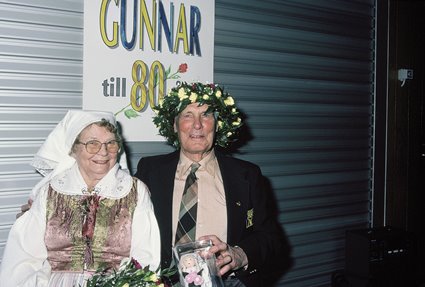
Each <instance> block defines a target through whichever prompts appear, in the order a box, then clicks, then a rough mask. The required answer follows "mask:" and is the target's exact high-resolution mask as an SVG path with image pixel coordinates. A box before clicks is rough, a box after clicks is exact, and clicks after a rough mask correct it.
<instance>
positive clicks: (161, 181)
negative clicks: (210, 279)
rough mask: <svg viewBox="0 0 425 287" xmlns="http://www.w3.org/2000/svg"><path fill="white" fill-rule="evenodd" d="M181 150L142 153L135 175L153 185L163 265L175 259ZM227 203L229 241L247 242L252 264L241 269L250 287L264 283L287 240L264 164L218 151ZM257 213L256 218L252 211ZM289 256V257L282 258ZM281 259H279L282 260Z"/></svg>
mask: <svg viewBox="0 0 425 287" xmlns="http://www.w3.org/2000/svg"><path fill="white" fill-rule="evenodd" d="M179 153H180V151H175V152H173V153H170V154H166V155H159V156H151V157H146V158H142V159H141V160H140V161H139V163H138V166H137V172H136V174H135V176H136V177H137V178H139V179H141V180H142V181H143V182H145V183H146V184H147V186H148V187H149V189H150V192H151V195H152V202H153V205H154V209H155V214H156V217H157V220H158V225H159V229H160V232H161V264H162V266H163V268H165V267H168V266H169V264H170V262H171V258H172V249H171V247H172V234H171V232H172V226H171V225H172V199H173V188H174V178H175V172H176V169H177V163H178V161H179ZM215 154H216V157H217V160H218V164H219V167H220V171H221V175H222V178H223V184H224V191H225V195H226V205H227V214H228V215H227V216H228V218H227V220H228V225H227V226H228V227H227V243H228V244H229V245H231V246H234V245H237V246H239V247H241V248H242V249H243V250H244V251H245V253H246V254H247V256H248V261H249V264H248V269H247V270H240V271H238V272H236V276H237V277H238V278H239V279H240V280H241V281H242V282H243V283H244V284H245V285H246V286H262V284H261V282H262V281H263V280H262V279H261V277H263V276H267V275H266V274H265V273H266V272H267V270H268V269H269V266H268V263H270V262H275V260H274V259H276V256H280V255H279V254H281V250H282V244H283V239H282V237H281V233H280V230H279V226H278V225H277V223H276V221H275V218H274V216H273V214H272V213H271V208H269V199H270V198H269V196H268V195H267V193H266V192H265V190H264V178H263V176H262V174H261V171H260V168H259V167H258V166H256V165H254V164H252V163H249V162H247V161H242V160H239V159H236V158H233V157H229V156H225V155H224V154H222V153H220V152H218V151H215ZM251 211H253V216H252V218H250V215H249V214H250V213H251ZM282 260H283V258H282ZM278 264H279V263H278Z"/></svg>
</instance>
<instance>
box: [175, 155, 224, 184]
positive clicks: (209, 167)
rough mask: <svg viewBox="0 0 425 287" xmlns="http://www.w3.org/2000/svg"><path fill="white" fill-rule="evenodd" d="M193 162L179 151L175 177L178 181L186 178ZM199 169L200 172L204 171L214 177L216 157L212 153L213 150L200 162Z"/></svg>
mask: <svg viewBox="0 0 425 287" xmlns="http://www.w3.org/2000/svg"><path fill="white" fill-rule="evenodd" d="M192 163H193V161H192V160H190V159H189V158H188V157H187V156H186V155H185V154H184V153H183V152H182V151H181V150H180V159H179V163H178V165H177V171H176V176H177V177H178V178H179V179H184V178H186V176H187V174H188V173H189V171H190V166H191V165H192ZM199 164H200V167H199V169H198V170H200V171H206V172H208V173H209V174H210V175H212V176H215V170H216V169H215V168H214V167H215V164H216V157H215V153H214V149H212V150H211V152H209V153H208V154H207V155H206V156H205V157H204V158H203V159H202V160H201V161H200V162H199Z"/></svg>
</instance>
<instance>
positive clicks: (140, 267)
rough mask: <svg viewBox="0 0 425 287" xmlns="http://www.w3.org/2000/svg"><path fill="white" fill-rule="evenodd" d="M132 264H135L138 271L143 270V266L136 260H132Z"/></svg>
mask: <svg viewBox="0 0 425 287" xmlns="http://www.w3.org/2000/svg"><path fill="white" fill-rule="evenodd" d="M131 262H132V263H133V265H134V267H135V268H136V269H142V265H140V263H139V262H138V261H137V260H136V259H134V258H131Z"/></svg>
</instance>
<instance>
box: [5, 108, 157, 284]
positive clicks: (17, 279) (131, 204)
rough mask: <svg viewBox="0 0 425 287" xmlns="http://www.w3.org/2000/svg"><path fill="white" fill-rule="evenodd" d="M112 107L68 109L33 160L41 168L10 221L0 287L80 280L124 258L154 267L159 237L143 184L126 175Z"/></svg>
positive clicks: (76, 282) (124, 160) (155, 267)
mask: <svg viewBox="0 0 425 287" xmlns="http://www.w3.org/2000/svg"><path fill="white" fill-rule="evenodd" d="M118 158H120V162H121V166H122V167H123V168H126V164H125V162H126V158H125V154H124V152H123V150H122V147H121V138H120V136H119V134H118V132H117V125H116V122H115V118H114V116H113V114H112V113H108V112H97V111H69V112H68V113H67V114H66V116H65V118H64V119H63V120H62V121H61V122H60V123H59V124H58V125H57V126H56V128H55V129H54V130H53V131H52V132H51V134H50V135H49V136H48V138H47V140H46V141H45V143H44V144H43V145H42V147H41V148H40V150H39V151H38V153H37V155H36V156H35V158H34V161H33V165H34V166H35V167H36V169H37V170H38V171H39V172H40V173H42V174H43V175H45V177H44V178H43V179H42V180H41V182H39V183H38V184H37V185H36V186H35V187H34V189H33V190H32V197H33V199H34V202H33V204H32V207H31V209H30V210H29V211H27V212H26V213H25V214H23V215H22V216H21V217H19V218H18V219H17V220H16V222H15V224H14V225H13V227H12V229H11V231H10V234H9V238H8V242H7V245H6V248H5V251H4V257H3V260H2V265H1V269H0V285H1V286H2V287H12V286H13V287H16V286H28V287H34V286H37V287H42V286H55V287H58V286H69V287H72V286H84V285H85V282H86V280H87V278H89V277H90V274H92V273H93V271H96V270H98V269H99V268H115V269H116V268H118V266H119V265H120V263H121V261H122V260H123V259H127V258H130V257H132V258H134V259H136V260H137V261H138V262H139V263H140V264H141V265H142V266H147V265H149V267H150V269H151V270H153V271H155V270H156V269H157V267H158V266H159V261H160V240H159V239H160V236H159V229H158V225H157V221H156V219H155V216H154V212H153V208H152V203H151V200H150V195H149V191H148V189H147V187H146V186H145V184H144V183H143V182H141V181H140V180H138V179H136V178H134V177H132V176H130V175H129V173H128V171H126V170H123V169H121V168H120V164H119V163H118Z"/></svg>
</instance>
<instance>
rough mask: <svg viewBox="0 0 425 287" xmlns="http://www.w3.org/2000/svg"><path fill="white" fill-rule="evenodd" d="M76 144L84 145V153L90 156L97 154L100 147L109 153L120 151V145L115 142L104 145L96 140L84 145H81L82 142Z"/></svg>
mask: <svg viewBox="0 0 425 287" xmlns="http://www.w3.org/2000/svg"><path fill="white" fill-rule="evenodd" d="M78 143H79V144H82V145H85V146H86V151H87V152H88V153H91V154H97V153H98V152H99V151H100V149H101V148H102V145H105V147H106V150H107V151H108V152H110V153H116V152H118V150H119V149H120V144H119V142H117V141H116V140H111V141H108V142H106V143H101V142H100V141H98V140H91V141H88V142H86V143H83V142H78Z"/></svg>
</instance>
